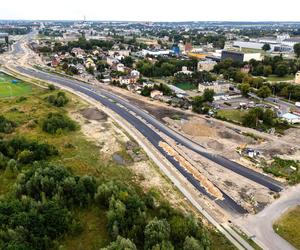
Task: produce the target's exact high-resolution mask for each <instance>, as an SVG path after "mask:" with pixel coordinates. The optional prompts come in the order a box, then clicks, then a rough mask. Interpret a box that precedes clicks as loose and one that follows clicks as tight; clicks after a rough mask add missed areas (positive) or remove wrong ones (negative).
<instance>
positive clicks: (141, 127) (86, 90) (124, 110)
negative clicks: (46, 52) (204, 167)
mask: <svg viewBox="0 0 300 250" xmlns="http://www.w3.org/2000/svg"><path fill="white" fill-rule="evenodd" d="M16 70H17V71H19V72H20V73H23V74H26V75H29V76H32V77H34V78H39V79H42V80H45V81H50V82H56V83H58V84H60V85H62V86H65V87H68V88H71V89H73V90H75V91H78V92H81V93H83V94H85V95H87V96H89V97H91V98H93V99H94V100H96V101H99V102H100V103H101V104H102V105H104V106H105V107H107V108H109V109H111V110H112V111H114V112H115V113H117V114H118V115H120V116H121V117H122V118H123V119H125V120H126V121H127V122H129V123H130V124H131V125H132V126H134V127H135V128H136V129H137V130H138V131H139V132H140V133H142V134H143V135H144V136H145V137H146V138H147V139H148V141H149V142H150V143H151V144H152V145H153V146H154V147H155V148H156V149H157V150H158V151H159V152H160V153H161V154H162V155H163V156H164V157H165V158H167V160H168V161H169V162H170V163H171V164H172V165H173V166H174V167H175V168H176V169H177V170H178V171H179V172H180V173H181V174H182V175H183V176H184V177H185V178H186V179H187V180H188V181H189V182H190V183H191V184H192V185H193V186H194V187H195V188H196V189H197V190H198V191H199V192H200V193H201V194H203V195H205V196H206V197H208V198H209V199H211V200H212V201H214V202H215V203H217V204H218V205H219V206H220V207H222V208H223V209H225V210H226V211H228V212H229V213H231V214H239V215H240V214H245V213H246V212H247V211H246V210H245V209H244V208H243V207H242V206H240V205H239V204H238V203H236V202H235V201H234V200H233V199H232V198H231V197H229V196H228V195H227V194H225V193H224V192H223V191H222V190H220V191H221V192H222V194H223V197H224V199H223V200H218V199H216V197H214V196H213V195H211V194H210V193H208V192H207V191H206V189H205V188H204V187H202V186H201V185H200V183H199V181H198V180H196V179H195V178H194V176H193V175H192V174H190V173H189V172H187V171H186V170H185V169H184V168H182V167H181V166H180V164H179V163H178V162H177V161H176V160H174V158H173V157H171V156H169V155H168V154H167V153H166V152H165V151H164V150H163V149H162V148H161V147H160V146H159V142H163V141H164V139H163V138H162V137H161V136H160V135H159V134H158V133H157V132H156V131H154V130H153V129H151V128H150V127H149V126H148V125H147V124H146V123H144V122H143V121H141V120H140V119H139V118H137V115H136V114H133V113H132V112H130V111H129V107H128V106H127V105H126V104H128V103H127V102H126V101H124V100H123V99H121V98H119V97H115V96H112V95H111V94H110V93H107V92H106V91H101V92H99V91H95V90H94V88H93V86H91V85H89V84H86V83H82V82H79V81H75V80H72V79H68V78H64V77H61V76H57V75H52V74H49V73H46V72H42V71H38V70H33V69H29V68H24V67H20V66H18V67H17V68H16ZM124 102H125V103H124ZM119 104H121V106H120V105H119ZM123 104H124V105H123ZM125 105H126V106H127V107H126V106H125ZM131 111H132V110H131ZM135 111H136V110H133V112H134V113H135ZM145 114H146V113H145ZM138 115H139V114H138ZM142 118H145V117H142ZM152 125H153V124H152Z"/></svg>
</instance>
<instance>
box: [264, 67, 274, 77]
mask: <svg viewBox="0 0 300 250" xmlns="http://www.w3.org/2000/svg"><path fill="white" fill-rule="evenodd" d="M271 74H272V66H271V65H266V66H264V69H263V75H264V76H265V77H267V76H269V75H271Z"/></svg>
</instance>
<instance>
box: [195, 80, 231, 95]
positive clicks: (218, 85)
mask: <svg viewBox="0 0 300 250" xmlns="http://www.w3.org/2000/svg"><path fill="white" fill-rule="evenodd" d="M231 86H232V84H231V83H229V82H226V81H215V82H204V83H199V85H198V91H199V92H201V93H203V92H204V90H205V89H210V90H213V91H214V92H215V93H216V94H221V93H226V92H228V91H229V88H230V87H231Z"/></svg>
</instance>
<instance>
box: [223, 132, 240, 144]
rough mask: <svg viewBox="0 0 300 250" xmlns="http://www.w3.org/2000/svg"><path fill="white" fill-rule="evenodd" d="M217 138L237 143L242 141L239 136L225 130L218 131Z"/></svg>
mask: <svg viewBox="0 0 300 250" xmlns="http://www.w3.org/2000/svg"><path fill="white" fill-rule="evenodd" d="M219 136H220V137H221V138H223V139H233V140H235V141H238V142H240V141H242V137H241V136H239V135H238V134H236V133H231V132H229V131H226V130H225V131H220V132H219Z"/></svg>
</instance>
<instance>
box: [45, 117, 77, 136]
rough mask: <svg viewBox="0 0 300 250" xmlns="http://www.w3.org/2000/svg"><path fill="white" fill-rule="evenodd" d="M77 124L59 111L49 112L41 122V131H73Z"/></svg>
mask: <svg viewBox="0 0 300 250" xmlns="http://www.w3.org/2000/svg"><path fill="white" fill-rule="evenodd" d="M77 128H78V125H77V124H76V123H75V122H74V121H72V120H71V119H70V118H69V117H67V116H65V115H63V114H60V113H49V114H48V115H47V117H46V119H45V120H44V121H43V123H42V129H43V131H45V132H47V133H49V134H59V133H61V132H63V131H75V130H77Z"/></svg>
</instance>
